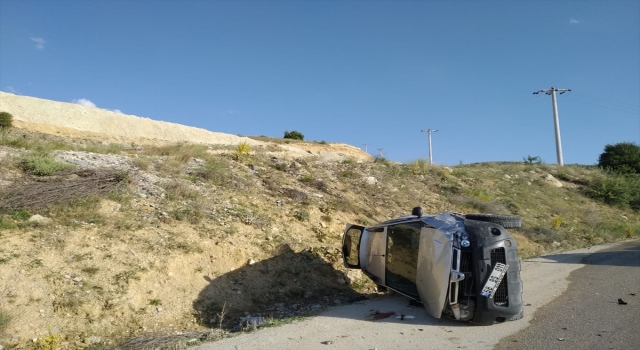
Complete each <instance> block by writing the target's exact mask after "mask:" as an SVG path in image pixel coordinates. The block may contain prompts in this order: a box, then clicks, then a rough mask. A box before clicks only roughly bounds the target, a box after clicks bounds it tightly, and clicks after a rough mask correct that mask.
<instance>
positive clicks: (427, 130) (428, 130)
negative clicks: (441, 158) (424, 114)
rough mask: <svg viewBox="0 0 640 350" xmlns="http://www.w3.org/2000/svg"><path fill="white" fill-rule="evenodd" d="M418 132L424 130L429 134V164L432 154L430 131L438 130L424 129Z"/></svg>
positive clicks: (431, 160) (431, 162)
mask: <svg viewBox="0 0 640 350" xmlns="http://www.w3.org/2000/svg"><path fill="white" fill-rule="evenodd" d="M420 132H426V133H427V134H428V135H429V165H431V164H433V156H432V155H431V133H432V132H438V130H432V129H426V130H422V131H420Z"/></svg>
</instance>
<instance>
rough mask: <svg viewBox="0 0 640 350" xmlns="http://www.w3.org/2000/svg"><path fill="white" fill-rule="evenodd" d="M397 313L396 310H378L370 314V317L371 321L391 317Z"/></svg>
mask: <svg viewBox="0 0 640 350" xmlns="http://www.w3.org/2000/svg"><path fill="white" fill-rule="evenodd" d="M395 314H396V312H395V311H387V312H380V311H379V310H376V311H374V312H372V313H371V314H369V316H368V318H369V321H378V320H382V319H385V318H389V317H391V316H393V315H395Z"/></svg>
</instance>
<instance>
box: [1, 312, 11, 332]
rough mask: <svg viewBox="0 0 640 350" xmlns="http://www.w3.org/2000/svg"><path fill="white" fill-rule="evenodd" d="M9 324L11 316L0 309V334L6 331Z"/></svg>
mask: <svg viewBox="0 0 640 350" xmlns="http://www.w3.org/2000/svg"><path fill="white" fill-rule="evenodd" d="M9 323H11V316H10V315H9V313H8V312H6V311H5V310H3V309H0V334H2V332H4V330H5V329H7V327H8V326H9Z"/></svg>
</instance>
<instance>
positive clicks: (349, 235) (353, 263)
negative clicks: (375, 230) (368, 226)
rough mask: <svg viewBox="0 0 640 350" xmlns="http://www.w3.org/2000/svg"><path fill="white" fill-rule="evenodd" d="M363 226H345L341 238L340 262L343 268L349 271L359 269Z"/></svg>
mask: <svg viewBox="0 0 640 350" xmlns="http://www.w3.org/2000/svg"><path fill="white" fill-rule="evenodd" d="M363 232H364V227H363V226H358V225H353V224H347V228H346V229H345V230H344V235H343V236H342V260H343V261H344V266H345V267H347V268H350V269H359V268H360V266H361V265H360V241H361V240H362V233H363Z"/></svg>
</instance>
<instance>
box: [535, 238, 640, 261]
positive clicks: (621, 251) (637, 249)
mask: <svg viewBox="0 0 640 350" xmlns="http://www.w3.org/2000/svg"><path fill="white" fill-rule="evenodd" d="M523 262H524V263H527V262H536V263H550V264H557V263H561V264H585V265H609V266H634V267H637V266H640V241H633V242H626V243H623V244H621V245H616V246H614V247H612V248H608V249H605V250H602V251H598V252H593V253H589V252H584V253H582V252H581V253H561V254H551V255H543V256H541V257H538V258H532V259H525V260H523Z"/></svg>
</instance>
